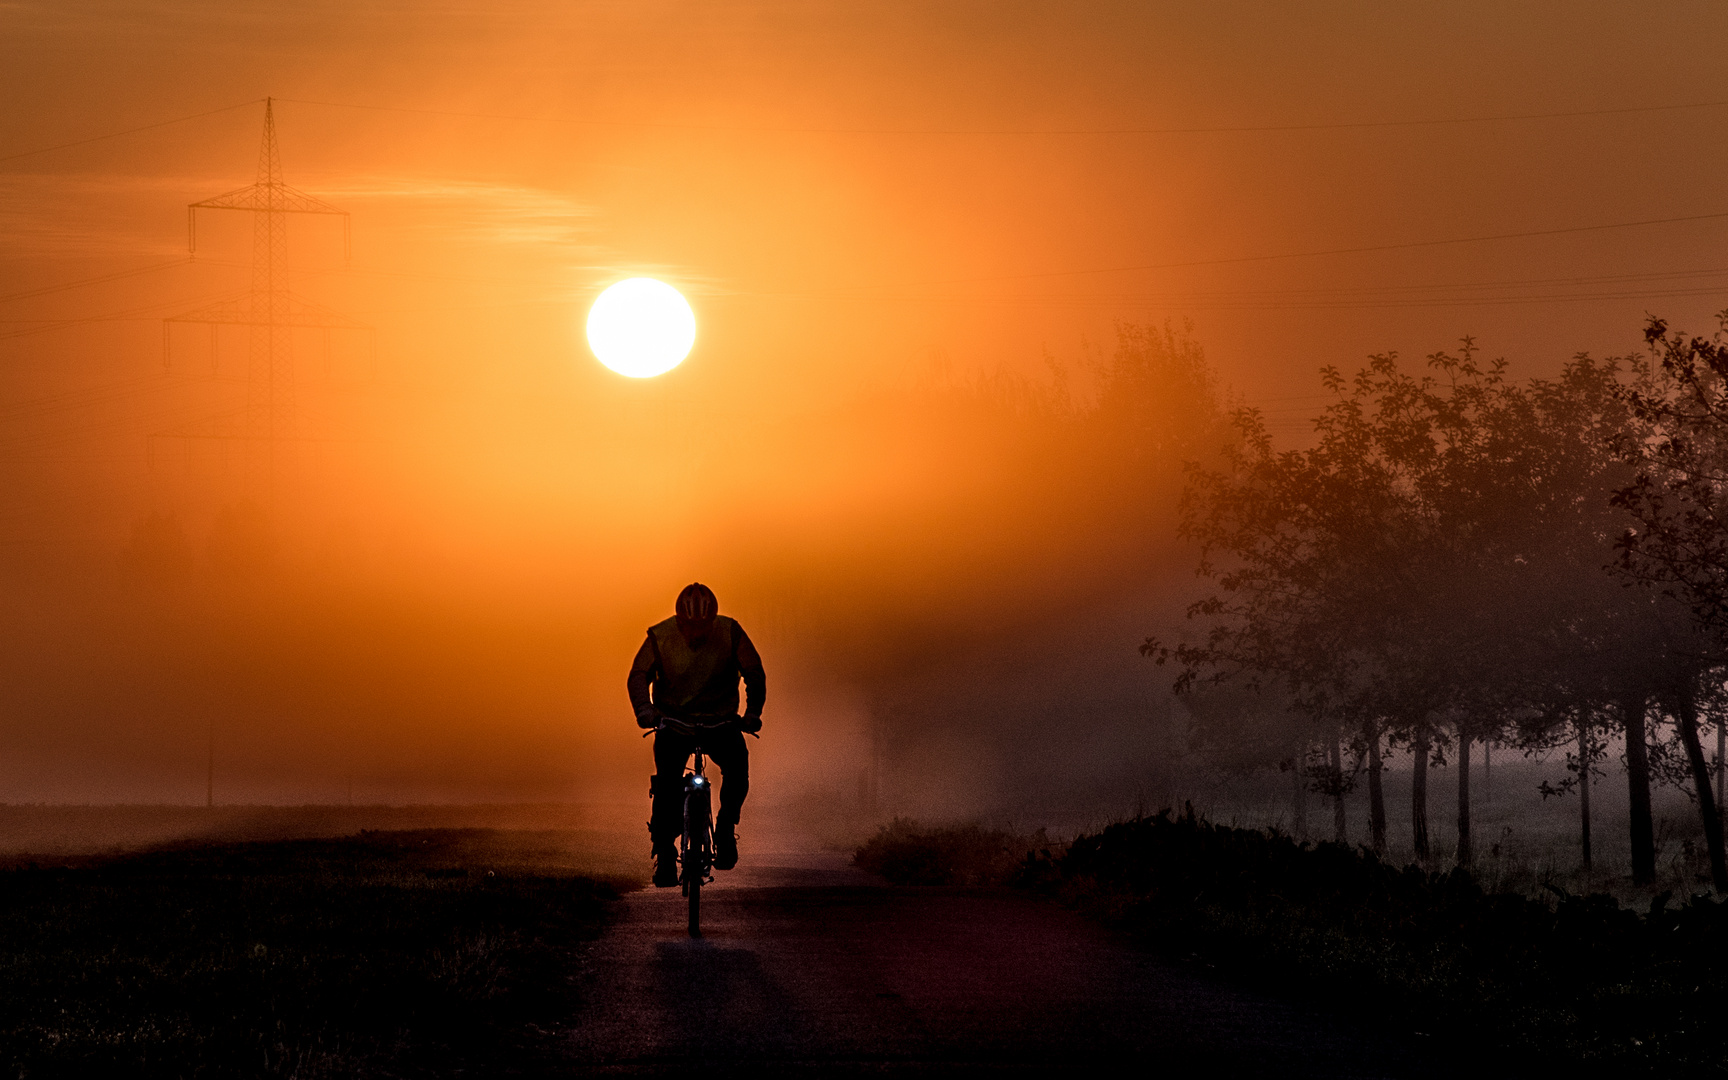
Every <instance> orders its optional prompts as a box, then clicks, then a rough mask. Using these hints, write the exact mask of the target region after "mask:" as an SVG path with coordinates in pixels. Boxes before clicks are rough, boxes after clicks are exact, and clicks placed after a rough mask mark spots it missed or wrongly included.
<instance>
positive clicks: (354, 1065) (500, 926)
mask: <svg viewBox="0 0 1728 1080" xmlns="http://www.w3.org/2000/svg"><path fill="white" fill-rule="evenodd" d="M570 862H571V860H570V858H569V837H567V836H565V835H563V834H561V833H558V832H556V831H542V832H522V831H501V830H485V829H462V830H418V831H397V832H365V833H361V834H359V835H357V836H351V837H347V838H343V839H324V840H293V841H276V842H254V843H239V844H223V845H205V846H187V847H178V848H168V849H161V850H156V851H151V852H146V853H142V854H133V855H124V856H105V857H101V856H88V857H81V858H72V859H67V858H65V857H61V858H56V859H55V860H54V861H53V862H52V863H51V864H45V863H43V862H42V861H41V860H32V859H31V858H29V857H27V856H21V857H15V858H13V859H11V860H10V863H11V865H10V868H9V869H6V870H0V1070H4V1072H5V1073H6V1074H7V1075H14V1076H21V1077H36V1076H116V1077H118V1076H127V1077H134V1076H150V1077H155V1076H164V1077H166V1076H175V1077H182V1076H183V1077H194V1076H209V1077H233V1076H284V1077H287V1076H293V1077H320V1076H355V1075H383V1076H415V1075H433V1074H436V1075H441V1076H442V1075H460V1074H463V1073H466V1072H468V1071H469V1070H471V1069H474V1068H478V1067H480V1066H482V1065H483V1066H484V1070H483V1071H484V1072H486V1073H487V1074H489V1075H490V1074H496V1073H499V1072H509V1071H512V1070H513V1069H527V1070H533V1069H535V1067H536V1065H537V1064H538V1063H541V1062H542V1060H543V1059H544V1058H545V1056H546V1055H547V1054H548V1053H549V1052H550V1047H551V1045H552V1043H553V1041H554V1039H555V1038H556V1035H557V1032H558V1030H559V1029H560V1027H561V1026H562V1025H567V1024H569V1023H570V1022H572V1020H573V1019H574V1018H575V1017H576V1016H577V1015H578V1012H579V1010H580V1002H578V1001H577V1000H575V997H574V991H573V986H574V983H573V980H572V971H573V963H574V951H575V950H576V949H577V948H578V947H579V945H580V944H581V943H582V942H584V941H586V940H589V939H591V938H592V937H594V936H595V935H597V934H598V933H599V932H600V930H601V929H602V927H603V926H604V924H605V921H606V918H607V910H608V907H607V901H608V900H609V899H610V898H612V897H615V896H616V895H617V892H618V890H619V889H620V888H629V887H631V884H630V883H626V882H620V881H606V880H598V879H596V878H594V877H590V876H584V875H582V874H580V873H578V872H577V871H576V870H575V868H573V867H572V866H571V865H570Z"/></svg>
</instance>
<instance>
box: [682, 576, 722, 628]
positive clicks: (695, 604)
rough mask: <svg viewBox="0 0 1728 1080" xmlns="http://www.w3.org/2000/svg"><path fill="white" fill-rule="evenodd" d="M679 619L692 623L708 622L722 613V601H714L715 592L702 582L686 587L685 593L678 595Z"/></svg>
mask: <svg viewBox="0 0 1728 1080" xmlns="http://www.w3.org/2000/svg"><path fill="white" fill-rule="evenodd" d="M677 611H678V617H679V618H681V619H687V620H689V621H690V622H699V623H700V622H707V621H708V620H709V619H712V618H713V617H714V616H716V615H718V614H719V613H720V601H718V600H716V599H714V590H713V589H710V588H709V587H708V586H706V585H704V584H702V583H701V582H700V581H697V582H693V583H691V584H689V585H686V586H684V591H683V592H681V593H679V594H678V607H677Z"/></svg>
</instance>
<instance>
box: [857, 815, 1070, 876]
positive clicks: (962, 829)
mask: <svg viewBox="0 0 1728 1080" xmlns="http://www.w3.org/2000/svg"><path fill="white" fill-rule="evenodd" d="M1049 848H1050V841H1049V840H1048V839H1047V838H1046V837H1045V835H1044V830H1042V829H1040V830H1038V832H1036V833H1033V834H1031V835H1029V836H1022V835H1019V834H1016V833H1010V832H1004V831H1002V830H1000V829H986V828H984V827H982V826H980V825H960V826H956V827H953V828H944V829H926V828H924V827H922V826H920V825H919V824H918V823H917V822H916V821H912V820H909V819H907V818H895V819H894V820H893V821H892V822H890V823H889V824H887V825H884V826H882V828H881V829H879V830H877V833H876V835H875V836H873V837H871V838H870V839H869V840H868V841H867V842H865V844H864V845H863V846H862V847H860V848H859V849H858V850H857V851H856V852H855V853H854V854H853V856H852V862H853V865H855V866H857V867H859V868H860V869H863V870H868V871H870V872H871V873H873V874H881V875H882V876H883V877H885V878H887V879H888V880H889V881H892V882H893V883H894V884H896V885H1007V884H1010V883H1011V882H1014V881H1016V880H1018V878H1019V877H1020V874H1021V869H1022V867H1023V866H1024V865H1025V864H1026V862H1027V860H1028V859H1029V858H1031V857H1033V855H1034V853H1035V852H1036V851H1038V850H1039V849H1042V850H1043V852H1044V855H1043V857H1044V858H1045V859H1049V858H1050V851H1049Z"/></svg>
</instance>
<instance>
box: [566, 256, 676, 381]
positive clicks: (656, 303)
mask: <svg viewBox="0 0 1728 1080" xmlns="http://www.w3.org/2000/svg"><path fill="white" fill-rule="evenodd" d="M695 343H696V313H695V312H693V311H691V310H690V304H689V302H688V301H686V300H685V299H684V297H683V295H682V294H681V293H679V292H678V290H677V289H674V288H673V287H672V286H670V285H668V284H666V283H665V282H664V281H656V280H654V279H653V278H646V277H638V278H627V279H625V280H624V281H620V282H618V283H617V284H615V285H612V286H610V287H608V288H607V290H606V291H605V292H603V293H601V294H600V298H599V299H598V300H595V301H594V306H593V307H591V308H589V309H588V347H589V348H590V349H593V350H594V355H595V356H596V357H597V358H599V360H600V362H601V363H602V364H605V365H606V366H607V367H609V368H611V369H612V370H613V371H616V372H617V373H618V374H620V375H628V376H629V377H630V378H632V379H647V378H652V377H653V376H655V375H663V374H665V373H666V372H668V371H671V370H672V369H673V368H675V367H677V366H678V365H679V364H680V363H682V362H683V360H684V358H685V357H686V356H688V355H690V346H692V345H694V344H695Z"/></svg>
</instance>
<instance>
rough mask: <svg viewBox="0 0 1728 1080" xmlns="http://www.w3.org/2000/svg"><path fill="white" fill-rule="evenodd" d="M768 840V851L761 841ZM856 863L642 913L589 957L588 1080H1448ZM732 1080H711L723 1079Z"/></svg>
mask: <svg viewBox="0 0 1728 1080" xmlns="http://www.w3.org/2000/svg"><path fill="white" fill-rule="evenodd" d="M746 840H748V837H746ZM847 863H848V860H847V857H846V856H844V855H810V854H796V855H791V854H778V855H762V854H753V853H752V852H751V851H749V849H748V847H746V851H745V863H744V864H742V865H741V866H740V867H739V869H738V870H736V871H733V872H732V873H730V874H719V875H717V878H718V881H717V883H716V885H715V886H713V887H712V888H711V889H710V890H708V891H705V892H704V893H703V911H704V927H705V930H706V933H705V935H704V937H703V938H702V939H700V940H691V939H690V938H689V937H688V936H687V935H686V934H685V930H684V914H683V911H684V909H683V899H682V897H680V896H679V894H678V890H676V889H658V890H648V891H643V892H638V893H633V894H630V895H628V896H626V897H624V898H623V899H622V900H621V901H619V904H618V910H616V911H615V912H614V915H615V921H614V922H613V923H612V925H611V926H610V928H609V930H608V931H607V932H606V933H605V934H604V935H603V936H602V937H600V938H599V939H598V940H596V941H594V942H591V943H589V944H588V945H586V946H584V947H583V949H582V952H583V971H582V975H581V978H580V980H579V984H580V991H579V997H580V998H581V1000H582V1001H583V1002H584V1003H585V1015H584V1016H583V1018H582V1021H581V1023H580V1024H578V1025H575V1026H574V1028H573V1029H572V1031H571V1034H570V1035H569V1036H567V1038H568V1043H567V1049H568V1053H569V1064H570V1066H571V1067H572V1068H573V1069H574V1070H575V1071H576V1072H578V1073H579V1074H585V1075H619V1076H657V1075H673V1074H678V1075H685V1074H688V1073H690V1071H691V1070H692V1068H699V1069H701V1071H702V1072H703V1073H704V1074H716V1075H725V1074H726V1073H728V1072H733V1071H736V1072H738V1073H739V1074H743V1073H747V1072H749V1073H757V1072H762V1071H766V1072H767V1073H768V1074H770V1075H789V1074H790V1075H812V1076H815V1075H821V1076H837V1075H865V1074H868V1075H880V1074H883V1073H889V1074H896V1075H906V1074H912V1075H943V1076H996V1075H1006V1074H1048V1073H1049V1072H1051V1071H1052V1070H1053V1069H1057V1068H1071V1067H1073V1066H1076V1065H1090V1064H1097V1065H1100V1066H1103V1065H1105V1064H1110V1065H1115V1066H1116V1067H1118V1068H1120V1067H1121V1066H1122V1065H1123V1064H1124V1063H1130V1064H1131V1066H1132V1068H1133V1070H1134V1071H1135V1072H1136V1073H1146V1072H1159V1073H1164V1072H1169V1073H1171V1074H1172V1075H1184V1074H1185V1075H1191V1076H1196V1077H1218V1076H1250V1075H1252V1076H1260V1075H1277V1076H1279V1077H1281V1078H1290V1077H1305V1076H1312V1077H1327V1078H1342V1077H1395V1076H1420V1075H1427V1073H1426V1072H1425V1071H1424V1068H1423V1066H1422V1065H1421V1064H1420V1062H1419V1060H1418V1052H1417V1051H1413V1050H1412V1048H1410V1047H1408V1046H1399V1045H1394V1044H1393V1043H1391V1042H1389V1041H1387V1040H1386V1039H1384V1038H1381V1037H1378V1036H1376V1035H1374V1034H1372V1033H1368V1032H1364V1031H1361V1030H1356V1029H1352V1028H1350V1027H1347V1026H1345V1025H1343V1024H1341V1023H1340V1022H1339V1021H1337V1020H1336V1019H1334V1018H1328V1017H1326V1016H1323V1015H1321V1014H1317V1013H1314V1012H1310V1011H1307V1010H1304V1009H1302V1008H1299V1007H1296V1006H1293V1005H1291V1004H1289V1003H1286V1002H1281V1001H1278V1000H1275V999H1273V998H1269V997H1264V996H1259V995H1256V994H1253V993H1250V992H1246V991H1243V990H1240V989H1236V988H1232V987H1230V986H1228V985H1226V984H1224V983H1223V982H1221V981H1219V980H1217V979H1215V978H1212V977H1210V976H1209V974H1208V973H1207V972H1206V971H1205V970H1204V969H1203V968H1202V969H1199V970H1190V969H1189V968H1187V967H1184V966H1176V965H1172V964H1170V963H1167V962H1162V961H1160V960H1158V959H1156V958H1155V957H1154V956H1153V955H1152V954H1150V953H1148V952H1145V951H1142V950H1138V949H1136V948H1134V947H1132V946H1131V945H1130V944H1129V943H1128V942H1127V941H1126V939H1125V938H1123V937H1121V936H1118V935H1117V934H1115V933H1114V932H1112V931H1110V930H1107V929H1105V928H1103V927H1101V926H1099V925H1098V924H1097V923H1094V922H1092V921H1089V920H1086V919H1084V918H1082V917H1080V916H1079V915H1076V914H1074V913H1073V912H1071V911H1068V910H1067V909H1065V908H1063V907H1060V906H1058V905H1056V904H1054V903H1052V902H1050V901H1048V900H1044V899H1040V898H1037V897H1035V896H1031V895H1028V894H1026V893H1025V892H1022V891H1016V890H1010V889H1003V888H921V887H899V886H890V885H888V884H887V883H885V882H884V881H883V880H882V879H881V878H878V877H874V876H873V875H869V874H865V873H864V872H862V871H859V870H854V869H852V868H851V867H850V866H849V865H848V864H847ZM710 1069H713V1070H716V1071H715V1072H714V1073H710V1072H709V1070H710Z"/></svg>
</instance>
